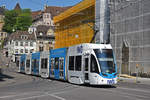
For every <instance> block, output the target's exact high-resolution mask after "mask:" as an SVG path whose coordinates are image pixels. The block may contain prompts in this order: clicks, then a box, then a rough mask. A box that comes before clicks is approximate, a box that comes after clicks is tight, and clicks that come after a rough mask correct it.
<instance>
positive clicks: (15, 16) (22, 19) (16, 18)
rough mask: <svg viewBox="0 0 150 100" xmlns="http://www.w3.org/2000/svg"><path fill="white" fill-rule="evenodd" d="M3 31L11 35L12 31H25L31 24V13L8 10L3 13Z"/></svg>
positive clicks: (25, 10)
mask: <svg viewBox="0 0 150 100" xmlns="http://www.w3.org/2000/svg"><path fill="white" fill-rule="evenodd" d="M4 22H5V24H4V26H3V30H4V31H6V32H8V33H12V32H13V30H15V31H16V30H23V31H25V30H27V29H28V27H29V26H30V25H31V24H32V17H31V11H30V10H29V9H23V10H10V11H6V12H5V18H4Z"/></svg>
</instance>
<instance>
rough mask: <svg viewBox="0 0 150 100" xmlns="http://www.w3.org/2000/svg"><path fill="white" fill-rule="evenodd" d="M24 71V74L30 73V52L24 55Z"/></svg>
mask: <svg viewBox="0 0 150 100" xmlns="http://www.w3.org/2000/svg"><path fill="white" fill-rule="evenodd" d="M25 73H26V74H31V54H28V55H26V60H25Z"/></svg>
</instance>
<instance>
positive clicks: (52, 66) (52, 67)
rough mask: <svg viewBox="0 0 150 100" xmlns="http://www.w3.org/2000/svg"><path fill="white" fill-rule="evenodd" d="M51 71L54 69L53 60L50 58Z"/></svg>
mask: <svg viewBox="0 0 150 100" xmlns="http://www.w3.org/2000/svg"><path fill="white" fill-rule="evenodd" d="M51 69H54V58H51Z"/></svg>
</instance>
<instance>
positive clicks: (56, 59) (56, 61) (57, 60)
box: [55, 58, 59, 69]
mask: <svg viewBox="0 0 150 100" xmlns="http://www.w3.org/2000/svg"><path fill="white" fill-rule="evenodd" d="M55 69H59V58H55Z"/></svg>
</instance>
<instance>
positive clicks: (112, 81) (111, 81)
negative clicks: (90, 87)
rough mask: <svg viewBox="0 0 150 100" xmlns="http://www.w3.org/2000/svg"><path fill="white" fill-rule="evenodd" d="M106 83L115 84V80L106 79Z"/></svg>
mask: <svg viewBox="0 0 150 100" xmlns="http://www.w3.org/2000/svg"><path fill="white" fill-rule="evenodd" d="M107 84H115V80H113V79H112V80H107Z"/></svg>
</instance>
